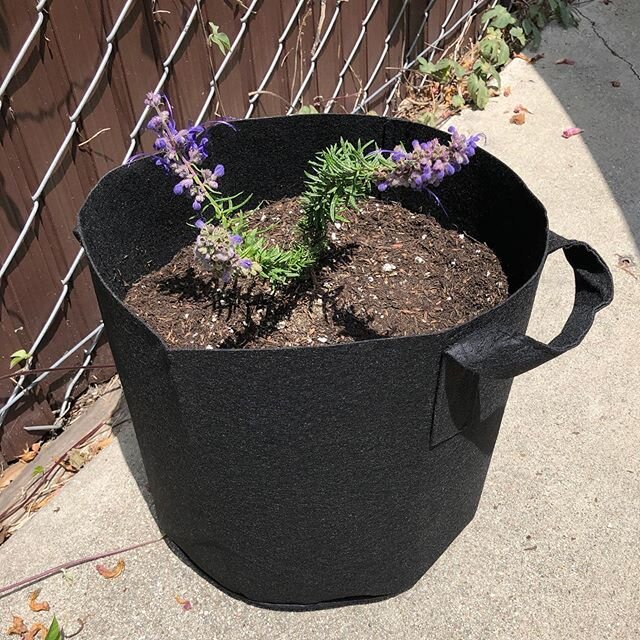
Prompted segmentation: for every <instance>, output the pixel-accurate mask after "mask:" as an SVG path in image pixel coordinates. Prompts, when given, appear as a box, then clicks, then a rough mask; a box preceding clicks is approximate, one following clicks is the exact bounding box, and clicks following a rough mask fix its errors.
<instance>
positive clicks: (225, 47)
mask: <svg viewBox="0 0 640 640" xmlns="http://www.w3.org/2000/svg"><path fill="white" fill-rule="evenodd" d="M209 32H210V33H209V37H208V41H209V46H211V45H214V44H215V45H216V46H217V47H218V49H220V52H221V53H222V54H223V55H224V54H225V53H227V52H228V51H229V49H231V41H230V40H229V36H228V35H227V34H226V33H223V32H222V31H220V27H219V26H218V25H217V24H214V23H213V22H210V23H209Z"/></svg>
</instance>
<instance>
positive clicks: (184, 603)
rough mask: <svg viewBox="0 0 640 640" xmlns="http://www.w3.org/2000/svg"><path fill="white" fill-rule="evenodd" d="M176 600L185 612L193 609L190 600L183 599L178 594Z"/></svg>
mask: <svg viewBox="0 0 640 640" xmlns="http://www.w3.org/2000/svg"><path fill="white" fill-rule="evenodd" d="M175 599H176V602H177V603H178V604H179V605H181V606H182V608H183V609H184V610H185V611H189V610H190V609H191V608H192V607H191V602H189V600H187V599H186V598H182V597H181V596H179V595H177V594H176V596H175Z"/></svg>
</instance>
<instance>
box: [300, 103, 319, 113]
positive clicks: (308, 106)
mask: <svg viewBox="0 0 640 640" xmlns="http://www.w3.org/2000/svg"><path fill="white" fill-rule="evenodd" d="M298 113H299V114H300V115H301V116H305V115H306V116H309V115H313V114H314V113H318V110H317V109H316V108H315V107H314V106H313V105H312V104H303V105H302V106H301V107H300V108H299V109H298Z"/></svg>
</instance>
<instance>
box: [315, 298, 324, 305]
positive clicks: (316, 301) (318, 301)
mask: <svg viewBox="0 0 640 640" xmlns="http://www.w3.org/2000/svg"><path fill="white" fill-rule="evenodd" d="M313 304H315V305H316V306H318V307H321V306H322V298H316V299H315V300H314V301H313Z"/></svg>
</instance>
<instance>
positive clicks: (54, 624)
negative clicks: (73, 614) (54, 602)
mask: <svg viewBox="0 0 640 640" xmlns="http://www.w3.org/2000/svg"><path fill="white" fill-rule="evenodd" d="M44 640H62V631H60V625H59V624H58V620H57V618H56V617H55V616H53V620H52V621H51V625H50V626H49V631H47V635H46V637H45V639H44Z"/></svg>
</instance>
